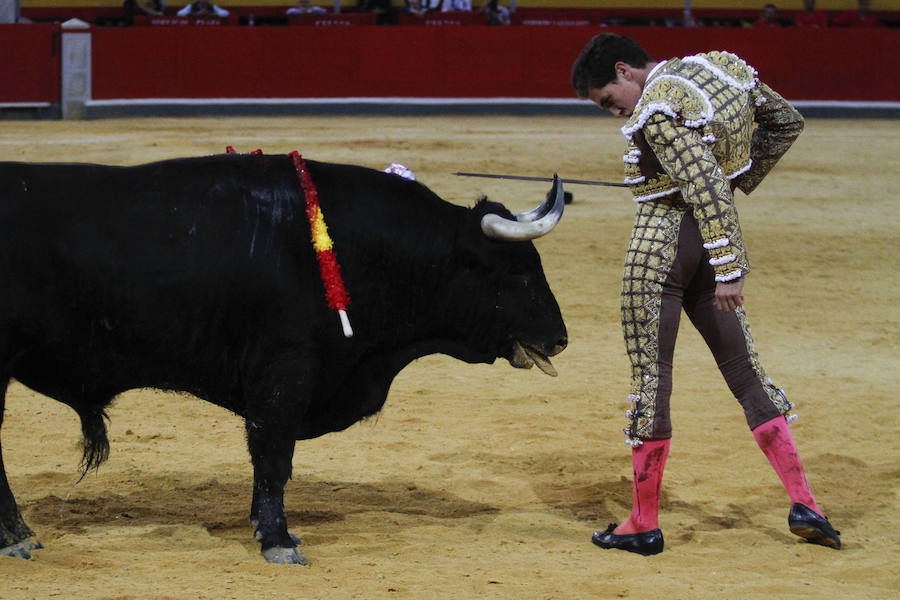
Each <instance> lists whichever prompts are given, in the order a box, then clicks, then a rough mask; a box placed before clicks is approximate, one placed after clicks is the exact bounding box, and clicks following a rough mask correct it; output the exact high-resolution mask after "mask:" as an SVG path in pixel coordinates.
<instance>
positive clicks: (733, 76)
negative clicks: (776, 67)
mask: <svg viewBox="0 0 900 600" xmlns="http://www.w3.org/2000/svg"><path fill="white" fill-rule="evenodd" d="M802 129H803V117H802V116H801V115H800V113H799V112H797V110H796V109H795V108H794V107H793V106H791V105H790V104H789V103H788V102H787V101H786V100H784V98H782V97H781V96H779V95H778V94H777V93H776V92H774V91H773V90H772V89H771V88H769V87H768V86H767V85H765V84H764V83H762V82H761V81H759V80H758V79H757V77H756V71H755V70H754V69H753V68H752V67H750V66H749V65H748V64H747V63H745V62H744V61H743V60H741V59H740V58H738V57H737V56H735V55H734V54H731V53H728V52H710V53H708V54H697V55H694V56H688V57H685V58H682V59H670V60H668V61H666V62H665V63H662V64H661V65H659V66H658V67H657V68H656V69H654V70H653V71H652V72H651V73H650V75H649V77H648V78H647V81H646V83H645V85H644V90H643V94H642V95H641V98H640V100H639V101H638V104H637V106H636V107H635V110H634V113H633V114H632V116H631V117H630V118H629V119H628V121H627V122H626V123H625V126H624V127H622V133H624V134H625V137H626V139H627V140H628V149H627V151H626V153H625V156H624V157H623V160H624V161H625V183H627V184H628V185H629V187H631V189H632V193H633V194H634V200H635V201H636V202H646V201H656V202H664V203H671V202H673V201H674V200H675V196H676V195H680V196H681V197H682V198H683V199H684V201H685V202H687V203H688V204H689V205H690V206H691V209H692V210H693V214H694V217H695V218H696V219H697V223H698V225H699V227H700V233H701V235H702V236H703V241H704V247H705V248H707V250H709V254H710V261H709V262H710V264H711V265H713V267H714V268H715V272H716V280H717V281H729V280H732V279H737V278H738V277H741V276H742V275H744V274H746V273H748V272H749V271H750V263H749V260H748V259H747V252H746V249H745V248H744V242H743V237H742V235H741V229H740V224H739V223H738V218H737V212H736V211H735V208H734V196H733V194H732V189H733V187H732V186H734V187H738V188H740V189H741V190H742V191H743V192H744V193H747V194H749V193H750V192H751V191H752V190H753V189H754V188H756V186H757V185H758V184H759V183H760V181H762V179H763V178H764V177H765V176H766V174H767V173H768V172H769V171H770V170H771V169H772V167H773V166H774V165H775V163H776V162H778V159H780V158H781V156H782V155H783V154H784V153H785V152H787V149H788V148H789V147H790V146H791V144H792V143H793V142H794V140H795V139H796V138H797V136H798V135H800V132H801V131H802Z"/></svg>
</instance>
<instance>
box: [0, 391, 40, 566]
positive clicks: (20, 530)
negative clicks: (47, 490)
mask: <svg viewBox="0 0 900 600" xmlns="http://www.w3.org/2000/svg"><path fill="white" fill-rule="evenodd" d="M8 383H9V378H7V377H4V378H3V379H2V381H0V427H2V425H3V414H4V411H5V409H6V386H7V384H8ZM42 547H43V546H41V543H40V542H39V541H37V540H36V539H34V532H32V531H31V528H30V527H28V525H26V524H25V520H24V519H23V518H22V514H21V513H20V512H19V507H18V505H17V504H16V499H15V498H14V497H13V493H12V490H10V489H9V481H8V480H7V479H6V468H5V467H4V465H3V450H2V448H0V556H17V557H19V558H31V551H32V550H35V549H37V548H42Z"/></svg>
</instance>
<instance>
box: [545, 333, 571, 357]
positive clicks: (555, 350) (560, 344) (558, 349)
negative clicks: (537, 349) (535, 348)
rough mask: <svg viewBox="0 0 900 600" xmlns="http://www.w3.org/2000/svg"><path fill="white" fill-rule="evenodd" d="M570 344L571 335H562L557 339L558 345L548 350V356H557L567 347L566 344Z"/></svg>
mask: <svg viewBox="0 0 900 600" xmlns="http://www.w3.org/2000/svg"><path fill="white" fill-rule="evenodd" d="M568 345H569V336H566V335H564V336H562V337H561V338H559V340H557V341H556V345H555V346H553V348H551V349H550V351H549V352H547V356H556V355H557V354H559V353H560V352H562V351H563V350H565V349H566V346H568Z"/></svg>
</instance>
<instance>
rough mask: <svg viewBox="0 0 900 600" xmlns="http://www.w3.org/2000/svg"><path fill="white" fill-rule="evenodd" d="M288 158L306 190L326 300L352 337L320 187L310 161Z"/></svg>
mask: <svg viewBox="0 0 900 600" xmlns="http://www.w3.org/2000/svg"><path fill="white" fill-rule="evenodd" d="M288 156H290V157H291V158H292V159H293V160H294V169H296V171H297V177H298V178H299V179H300V186H301V187H302V188H303V196H304V198H305V200H306V218H307V219H308V220H309V230H310V232H311V234H312V243H313V248H315V250H316V258H317V259H318V260H319V274H320V276H321V277H322V285H323V286H324V287H325V299H326V300H327V301H328V306H329V307H330V308H331V309H332V310H336V311H337V312H338V316H340V318H341V327H342V328H343V330H344V336H345V337H351V336H352V335H353V329H352V328H351V327H350V319H349V318H348V317H347V307H348V306H349V305H350V297H349V296H348V295H347V290H346V288H344V280H343V279H341V268H340V266H339V265H338V262H337V256H336V255H335V253H334V242H333V241H332V240H331V236H329V235H328V227H327V226H326V225H325V216H324V215H323V214H322V207H321V206H319V195H318V193H317V192H316V186H315V184H313V181H312V177H310V175H309V170H307V168H306V161H304V160H303V157H302V156H300V153H299V152H297V151H296V150H294V151H293V152H291V153H290V154H289V155H288Z"/></svg>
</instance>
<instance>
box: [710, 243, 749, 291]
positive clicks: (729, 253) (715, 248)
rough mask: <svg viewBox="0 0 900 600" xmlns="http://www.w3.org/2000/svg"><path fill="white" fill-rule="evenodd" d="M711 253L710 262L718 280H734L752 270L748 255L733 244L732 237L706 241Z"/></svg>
mask: <svg viewBox="0 0 900 600" xmlns="http://www.w3.org/2000/svg"><path fill="white" fill-rule="evenodd" d="M703 247H704V248H706V250H707V252H708V253H709V264H710V265H712V267H713V270H714V271H715V273H716V281H733V280H735V279H738V278H740V277H743V276H744V275H746V274H747V273H749V272H750V265H749V263H748V262H747V260H746V255H745V254H744V253H743V252H740V250H739V249H738V248H737V247H735V245H734V244H732V241H731V238H730V237H726V236H723V237H719V238H716V239H714V240H713V241H711V242H704V243H703Z"/></svg>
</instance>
